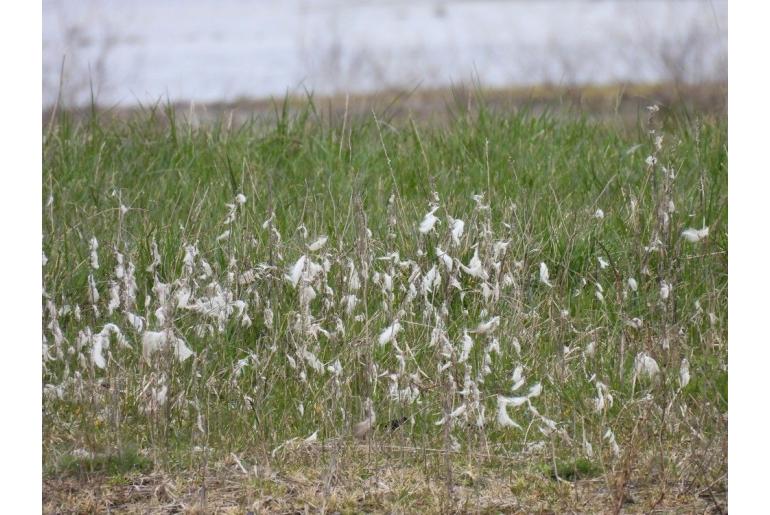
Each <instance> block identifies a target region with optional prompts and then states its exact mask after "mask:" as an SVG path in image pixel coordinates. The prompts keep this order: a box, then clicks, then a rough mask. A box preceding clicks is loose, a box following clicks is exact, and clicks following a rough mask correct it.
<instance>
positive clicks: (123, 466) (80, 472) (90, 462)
mask: <svg viewBox="0 0 770 515" xmlns="http://www.w3.org/2000/svg"><path fill="white" fill-rule="evenodd" d="M153 466H154V465H153V462H152V460H151V459H150V458H148V457H146V456H143V455H141V454H140V453H139V452H138V450H137V449H136V448H134V447H126V448H124V449H122V450H120V451H119V452H116V453H104V454H92V455H89V454H88V453H82V452H81V453H69V454H65V455H64V456H62V457H61V458H60V459H59V461H58V463H57V464H56V465H55V467H54V471H55V472H56V474H59V475H63V476H76V477H80V478H82V477H87V476H90V475H94V474H99V475H105V476H110V477H114V478H121V477H123V476H124V475H125V474H144V473H149V472H151V471H152V469H153Z"/></svg>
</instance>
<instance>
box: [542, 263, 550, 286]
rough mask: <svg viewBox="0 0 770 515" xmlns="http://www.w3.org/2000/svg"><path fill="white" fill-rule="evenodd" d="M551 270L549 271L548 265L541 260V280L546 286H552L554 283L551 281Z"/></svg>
mask: <svg viewBox="0 0 770 515" xmlns="http://www.w3.org/2000/svg"><path fill="white" fill-rule="evenodd" d="M548 279H549V272H548V265H546V264H545V263H543V262H541V263H540V282H541V283H543V284H545V285H546V286H552V284H551V283H550V282H549V280H548Z"/></svg>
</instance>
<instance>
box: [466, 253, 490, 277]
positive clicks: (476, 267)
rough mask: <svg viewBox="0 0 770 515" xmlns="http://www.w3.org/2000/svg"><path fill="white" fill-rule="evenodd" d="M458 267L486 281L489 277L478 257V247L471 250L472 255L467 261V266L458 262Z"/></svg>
mask: <svg viewBox="0 0 770 515" xmlns="http://www.w3.org/2000/svg"><path fill="white" fill-rule="evenodd" d="M460 268H461V269H462V271H463V272H465V273H466V274H468V275H470V276H472V277H476V278H478V279H481V280H483V281H486V280H487V279H489V274H488V273H487V271H486V270H484V266H483V265H482V263H481V259H479V249H478V248H476V249H474V250H473V257H472V258H471V260H470V262H469V263H468V266H465V265H463V264H462V263H460Z"/></svg>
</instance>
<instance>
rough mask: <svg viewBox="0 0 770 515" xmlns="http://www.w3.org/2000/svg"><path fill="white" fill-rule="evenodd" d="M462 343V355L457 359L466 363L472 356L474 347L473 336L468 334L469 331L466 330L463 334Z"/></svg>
mask: <svg viewBox="0 0 770 515" xmlns="http://www.w3.org/2000/svg"><path fill="white" fill-rule="evenodd" d="M462 345H463V348H462V352H461V353H460V357H459V358H458V360H457V362H458V363H465V362H466V361H467V360H468V358H469V357H470V355H471V350H472V349H473V338H471V337H470V336H469V335H468V331H465V333H464V334H463V339H462Z"/></svg>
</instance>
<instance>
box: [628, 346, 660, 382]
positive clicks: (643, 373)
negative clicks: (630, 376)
mask: <svg viewBox="0 0 770 515" xmlns="http://www.w3.org/2000/svg"><path fill="white" fill-rule="evenodd" d="M659 374H660V367H659V366H658V362H657V361H655V359H653V358H652V357H651V356H649V355H648V354H647V353H645V352H640V353H639V354H637V355H636V358H635V359H634V378H635V379H640V378H646V379H656V378H657V377H658V375H659Z"/></svg>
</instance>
